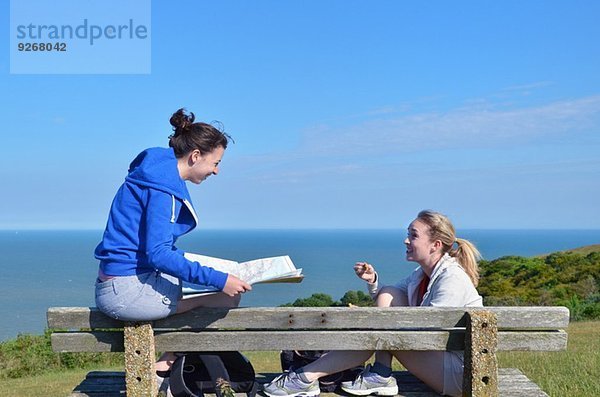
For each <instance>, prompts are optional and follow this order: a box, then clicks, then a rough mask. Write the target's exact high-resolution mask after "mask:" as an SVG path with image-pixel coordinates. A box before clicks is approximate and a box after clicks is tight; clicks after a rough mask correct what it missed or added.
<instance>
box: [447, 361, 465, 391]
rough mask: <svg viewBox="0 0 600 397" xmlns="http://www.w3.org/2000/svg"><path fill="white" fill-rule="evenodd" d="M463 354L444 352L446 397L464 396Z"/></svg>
mask: <svg viewBox="0 0 600 397" xmlns="http://www.w3.org/2000/svg"><path fill="white" fill-rule="evenodd" d="M462 389H463V354H462V352H460V353H459V352H453V351H449V352H444V391H443V393H444V395H445V396H462Z"/></svg>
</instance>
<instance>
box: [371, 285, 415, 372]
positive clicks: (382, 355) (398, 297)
mask: <svg viewBox="0 0 600 397" xmlns="http://www.w3.org/2000/svg"><path fill="white" fill-rule="evenodd" d="M375 303H376V304H377V307H391V306H408V297H407V296H406V294H405V293H403V292H402V291H401V290H400V289H398V288H396V287H392V286H387V287H383V288H381V290H380V291H379V293H378V294H377V297H376V298H375ZM375 362H377V363H379V364H381V365H384V366H386V367H387V368H392V354H391V353H390V352H388V351H377V352H376V353H375Z"/></svg>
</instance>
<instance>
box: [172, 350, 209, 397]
mask: <svg viewBox="0 0 600 397" xmlns="http://www.w3.org/2000/svg"><path fill="white" fill-rule="evenodd" d="M186 358H187V357H186V356H185V354H184V355H182V356H180V357H177V359H176V360H175V362H173V365H172V366H171V376H170V378H169V389H170V390H171V394H173V396H174V397H204V393H202V391H199V393H198V394H194V393H193V392H192V391H191V390H190V389H189V388H188V387H187V386H186V384H185V381H184V372H185V359H186Z"/></svg>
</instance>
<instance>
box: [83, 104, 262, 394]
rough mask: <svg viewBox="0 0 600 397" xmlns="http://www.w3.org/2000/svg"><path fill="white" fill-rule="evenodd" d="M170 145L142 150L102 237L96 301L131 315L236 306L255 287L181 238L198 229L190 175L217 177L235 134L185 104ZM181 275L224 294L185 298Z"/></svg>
mask: <svg viewBox="0 0 600 397" xmlns="http://www.w3.org/2000/svg"><path fill="white" fill-rule="evenodd" d="M170 122H171V125H172V126H173V130H174V133H173V134H172V135H171V136H170V137H169V148H150V149H146V150H144V151H143V152H141V153H140V154H139V155H138V156H137V157H136V158H135V159H134V160H133V162H132V163H131V165H130V166H129V173H128V175H127V177H126V178H125V182H124V183H123V184H122V185H121V187H120V188H119V190H118V191H117V194H116V195H115V198H114V200H113V203H112V206H111V209H110V214H109V216H108V222H107V225H106V229H105V231H104V235H103V237H102V241H101V242H100V244H99V245H98V247H96V251H95V256H96V258H97V259H98V260H99V261H100V265H99V270H98V280H97V281H96V305H97V306H98V308H99V309H100V310H101V311H102V312H103V313H105V314H106V315H108V316H110V317H113V318H116V319H118V320H124V321H149V320H156V319H160V318H164V317H167V316H169V315H171V314H175V313H181V312H184V311H187V310H190V309H193V308H196V307H233V306H237V305H238V304H239V301H240V294H241V293H244V292H246V291H249V290H250V289H251V287H250V285H248V284H247V283H246V282H244V281H242V280H240V279H239V278H237V277H235V276H234V275H232V274H226V273H223V272H220V271H217V270H215V269H212V268H210V267H207V266H202V264H201V263H197V262H191V261H189V260H187V259H186V258H185V257H184V252H183V251H181V250H180V249H177V248H176V247H175V242H176V240H177V238H178V237H180V236H182V235H184V234H186V233H188V232H190V231H191V230H192V229H194V228H195V227H196V224H197V222H198V218H197V216H196V212H195V211H194V207H193V206H192V203H191V199H190V194H189V192H188V189H187V186H186V183H185V182H186V181H190V182H192V183H194V184H200V183H201V182H203V181H204V180H206V178H208V177H209V176H211V175H217V173H218V172H219V164H220V162H221V158H222V157H223V154H224V152H225V149H226V148H227V143H228V135H227V134H225V133H224V132H222V131H220V130H219V129H217V128H215V127H214V126H212V125H209V124H206V123H201V122H194V114H193V113H191V114H190V115H188V114H186V113H185V112H184V111H183V109H179V110H178V111H177V112H175V113H174V114H173V115H172V117H171V119H170ZM181 280H185V281H189V282H191V283H194V284H203V285H209V286H212V287H215V288H216V289H218V290H219V291H221V292H219V293H217V294H213V295H205V296H200V297H195V298H190V299H185V300H182V299H181V298H182V294H181ZM174 359H175V355H174V354H173V353H165V354H164V355H163V356H162V357H161V358H160V359H159V360H158V362H157V364H156V369H157V375H158V376H159V377H160V379H159V381H160V382H161V383H162V382H163V381H164V378H165V377H167V376H168V375H169V370H170V366H171V364H172V363H173V360H174Z"/></svg>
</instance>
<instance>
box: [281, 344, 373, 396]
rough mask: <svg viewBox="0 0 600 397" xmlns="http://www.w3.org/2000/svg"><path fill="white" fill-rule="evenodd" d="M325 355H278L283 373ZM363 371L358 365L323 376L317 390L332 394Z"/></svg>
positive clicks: (313, 352) (304, 352) (295, 352)
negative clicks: (343, 383)
mask: <svg viewBox="0 0 600 397" xmlns="http://www.w3.org/2000/svg"><path fill="white" fill-rule="evenodd" d="M325 353H327V350H283V351H282V352H281V354H280V355H279V358H280V360H281V369H282V370H283V371H293V370H295V369H298V368H301V367H304V366H305V365H306V364H310V363H312V362H313V361H316V360H317V359H318V358H319V357H321V356H322V355H323V354H325ZM363 369H364V367H363V366H362V365H360V366H357V367H354V368H350V369H347V370H344V371H341V372H337V373H335V374H331V375H327V376H323V377H322V378H320V379H319V388H320V389H321V391H322V392H327V393H333V392H334V391H335V390H336V389H337V388H338V386H339V385H340V384H341V383H342V382H345V381H349V380H354V379H356V377H357V376H358V374H360V373H361V372H362V370H363Z"/></svg>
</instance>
